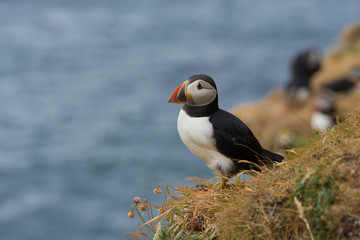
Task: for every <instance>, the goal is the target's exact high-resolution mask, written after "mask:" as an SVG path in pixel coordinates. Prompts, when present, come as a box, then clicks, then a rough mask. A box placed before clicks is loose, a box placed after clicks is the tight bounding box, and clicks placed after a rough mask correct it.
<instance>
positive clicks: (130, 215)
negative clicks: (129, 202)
mask: <svg viewBox="0 0 360 240" xmlns="http://www.w3.org/2000/svg"><path fill="white" fill-rule="evenodd" d="M128 217H129V218H133V217H135V214H134V208H132V209H131V211H130V212H128Z"/></svg>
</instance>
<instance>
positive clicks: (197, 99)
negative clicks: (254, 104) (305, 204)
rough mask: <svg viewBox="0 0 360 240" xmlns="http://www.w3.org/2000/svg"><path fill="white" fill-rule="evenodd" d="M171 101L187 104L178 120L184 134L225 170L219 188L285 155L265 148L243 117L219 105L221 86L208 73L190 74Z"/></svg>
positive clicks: (215, 167)
mask: <svg viewBox="0 0 360 240" xmlns="http://www.w3.org/2000/svg"><path fill="white" fill-rule="evenodd" d="M169 103H177V104H183V107H182V109H181V110H180V113H179V116H178V120H177V129H178V132H179V135H180V138H181V140H182V141H183V143H184V144H185V145H186V147H187V148H188V149H189V150H190V151H191V152H192V153H193V154H194V155H195V156H197V157H198V158H200V159H201V160H203V161H205V162H206V164H207V166H208V167H209V168H210V169H213V170H215V171H219V172H220V173H221V175H222V179H221V182H220V185H219V188H223V187H224V186H225V184H226V182H227V179H228V178H231V177H232V176H234V175H236V174H237V173H239V172H240V171H242V170H255V171H261V167H260V166H271V165H272V164H273V163H274V162H281V161H282V160H283V159H284V157H283V156H281V155H279V154H276V153H273V152H271V151H268V150H266V149H264V148H262V146H261V145H260V143H259V141H258V140H257V139H256V137H255V136H254V134H253V133H252V132H251V130H250V129H249V128H248V127H247V126H246V125H245V124H244V123H243V122H242V121H241V120H240V119H239V118H237V117H236V116H234V115H233V114H231V113H229V112H227V111H224V110H222V109H220V108H219V105H218V92H217V87H216V84H215V82H214V80H213V79H212V78H211V77H210V76H208V75H204V74H197V75H193V76H191V77H189V78H188V79H187V80H186V81H185V82H184V83H182V84H181V85H180V86H179V87H177V88H176V89H175V91H174V92H173V93H172V95H171V97H170V99H169Z"/></svg>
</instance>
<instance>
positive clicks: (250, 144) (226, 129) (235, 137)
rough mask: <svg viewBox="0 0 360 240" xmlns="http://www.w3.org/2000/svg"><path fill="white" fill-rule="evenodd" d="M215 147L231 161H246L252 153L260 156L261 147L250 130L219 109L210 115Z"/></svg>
mask: <svg viewBox="0 0 360 240" xmlns="http://www.w3.org/2000/svg"><path fill="white" fill-rule="evenodd" d="M209 121H210V122H211V123H212V125H213V129H214V138H215V140H216V147H217V148H218V150H219V152H221V153H222V154H224V155H225V156H227V157H229V158H231V159H246V157H247V156H248V155H254V153H258V154H261V153H262V147H261V145H260V143H259V141H258V140H257V139H256V138H255V136H254V134H253V133H252V132H251V130H250V129H249V128H248V127H247V126H246V125H245V124H244V123H243V122H242V121H241V120H240V119H239V118H237V117H235V116H234V115H232V114H231V113H228V112H226V111H224V110H221V109H219V110H218V111H216V112H215V113H213V114H211V115H210V119H209Z"/></svg>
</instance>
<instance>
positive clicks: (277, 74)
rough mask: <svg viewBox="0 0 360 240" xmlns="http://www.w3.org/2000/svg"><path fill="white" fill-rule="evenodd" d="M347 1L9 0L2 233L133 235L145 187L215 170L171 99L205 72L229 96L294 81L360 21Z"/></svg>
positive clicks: (254, 94) (8, 239) (14, 236)
mask: <svg viewBox="0 0 360 240" xmlns="http://www.w3.org/2000/svg"><path fill="white" fill-rule="evenodd" d="M358 6H359V4H358V1H357V0H347V1H342V2H341V3H340V1H335V0H331V1H312V0H303V1H284V0H274V1H238V0H229V1H205V0H199V1H191V0H183V1H165V0H153V1H142V0H139V1H123V0H104V1H91V0H72V1H70V0H61V1H60V0H31V1H28V0H26V1H25V0H22V1H21V0H1V1H0V239H2V240H18V239H26V240H49V239H52V240H63V239H67V240H81V239H84V240H85V239H86V240H95V239H97V240H98V239H100V240H113V239H114V240H115V239H117V240H118V239H128V238H127V237H125V236H123V233H124V232H131V231H135V229H136V227H137V221H136V220H135V219H129V218H128V217H127V213H128V212H129V210H130V209H131V204H132V199H133V197H134V196H139V197H141V198H147V199H148V200H149V201H151V202H153V203H157V204H161V203H162V200H163V197H159V196H155V195H154V194H153V193H152V190H153V189H154V188H155V187H156V186H157V184H158V183H163V184H170V185H183V184H192V183H191V182H188V181H186V180H185V178H186V177H191V176H197V177H204V178H211V177H212V176H213V173H212V171H211V170H209V169H208V168H207V167H206V165H205V163H203V162H202V161H201V160H199V159H197V158H196V157H195V156H193V155H192V154H191V153H190V152H189V151H188V150H187V149H186V147H185V146H184V145H183V144H182V142H181V140H180V139H179V136H178V133H177V130H176V121H177V115H178V112H179V109H180V106H179V105H175V104H168V102H167V101H168V99H169V97H170V95H171V93H172V92H173V90H174V89H175V88H176V87H177V86H178V85H179V84H181V83H182V82H183V81H185V80H186V79H187V77H189V76H191V75H193V74H197V73H205V74H208V75H210V76H212V77H213V78H214V79H215V81H216V82H217V85H218V89H219V96H220V97H219V100H220V106H221V107H222V108H224V109H229V108H231V107H232V106H234V105H236V104H239V103H245V102H249V101H254V100H257V99H260V98H261V97H263V96H264V95H265V94H266V93H268V92H269V91H271V90H272V89H273V88H275V87H278V86H281V85H283V84H285V83H286V81H287V78H288V76H289V74H288V67H289V64H290V63H289V62H290V60H291V58H292V57H293V55H294V54H296V53H297V52H298V51H300V50H303V49H306V48H308V47H317V48H318V49H319V50H321V51H322V52H324V51H326V50H327V49H329V47H330V46H331V44H333V43H334V40H335V38H336V36H337V35H338V34H339V33H340V31H341V29H342V28H343V27H344V26H346V25H347V24H349V23H352V22H354V21H357V20H359V19H360V15H359V8H358Z"/></svg>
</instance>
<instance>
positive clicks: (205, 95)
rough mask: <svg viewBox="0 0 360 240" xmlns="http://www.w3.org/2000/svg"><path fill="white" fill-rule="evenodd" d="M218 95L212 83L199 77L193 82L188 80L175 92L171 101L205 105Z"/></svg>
mask: <svg viewBox="0 0 360 240" xmlns="http://www.w3.org/2000/svg"><path fill="white" fill-rule="evenodd" d="M216 96H217V91H216V89H215V88H214V87H213V86H212V85H211V84H210V83H208V82H206V81H204V80H202V79H197V80H195V81H192V82H191V83H189V80H186V81H185V82H184V83H183V84H181V85H180V86H179V87H178V88H177V89H176V90H175V91H174V92H173V94H172V95H171V97H170V99H169V103H179V104H188V105H191V106H205V105H207V104H209V103H211V102H212V101H213V100H214V99H215V98H216Z"/></svg>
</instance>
